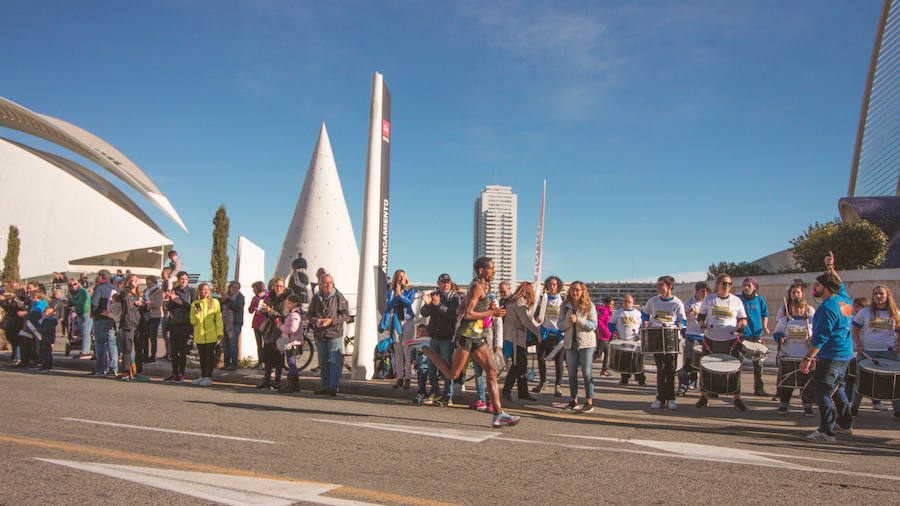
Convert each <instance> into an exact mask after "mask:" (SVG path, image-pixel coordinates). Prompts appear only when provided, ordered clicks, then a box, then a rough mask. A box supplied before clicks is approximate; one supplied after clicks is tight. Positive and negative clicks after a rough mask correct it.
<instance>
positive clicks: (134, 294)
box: [117, 274, 143, 381]
mask: <svg viewBox="0 0 900 506" xmlns="http://www.w3.org/2000/svg"><path fill="white" fill-rule="evenodd" d="M120 297H121V302H122V316H121V317H119V321H118V322H117V323H118V324H119V335H120V337H121V338H122V347H121V348H119V350H120V351H121V352H122V381H131V380H133V379H134V378H135V376H136V374H137V367H136V366H135V350H134V341H135V331H136V330H137V328H138V325H140V323H141V313H140V310H139V309H138V308H139V307H140V306H141V304H142V303H143V302H142V301H141V292H140V290H138V278H137V276H136V275H134V274H132V275H131V276H128V278H126V279H125V288H124V290H122V293H121V295H120ZM138 339H140V338H138ZM142 351H143V349H142ZM137 360H138V361H140V362H141V363H143V357H137Z"/></svg>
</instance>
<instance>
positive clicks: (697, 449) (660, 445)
mask: <svg viewBox="0 0 900 506" xmlns="http://www.w3.org/2000/svg"><path fill="white" fill-rule="evenodd" d="M551 435H553V436H558V437H571V438H577V439H592V440H595V441H610V442H613V443H629V444H634V445H638V446H647V447H650V448H656V449H657V450H663V451H669V452H672V453H678V454H692V455H697V456H704V455H707V456H712V457H721V456H722V455H728V456H729V457H731V458H741V459H747V460H757V458H758V457H781V458H788V459H801V460H815V461H816V462H836V463H838V464H841V463H843V462H841V461H840V460H829V459H823V458H821V457H801V456H799V455H784V454H781V453H769V452H761V451H756V450H742V449H740V448H731V447H723V446H712V445H702V444H697V443H682V442H677V441H673V442H668V441H651V440H646V439H623V438H616V437H600V436H582V435H578V434H551ZM765 460H772V459H765Z"/></svg>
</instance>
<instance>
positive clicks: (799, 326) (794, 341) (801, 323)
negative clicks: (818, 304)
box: [775, 316, 812, 358]
mask: <svg viewBox="0 0 900 506" xmlns="http://www.w3.org/2000/svg"><path fill="white" fill-rule="evenodd" d="M810 332H812V318H811V317H808V318H799V319H798V318H788V317H787V316H782V317H781V318H779V319H778V323H776V324H775V334H784V344H782V345H781V352H782V353H783V354H784V356H786V357H793V358H802V357H805V356H806V354H807V353H808V352H809V347H810V344H809V337H810Z"/></svg>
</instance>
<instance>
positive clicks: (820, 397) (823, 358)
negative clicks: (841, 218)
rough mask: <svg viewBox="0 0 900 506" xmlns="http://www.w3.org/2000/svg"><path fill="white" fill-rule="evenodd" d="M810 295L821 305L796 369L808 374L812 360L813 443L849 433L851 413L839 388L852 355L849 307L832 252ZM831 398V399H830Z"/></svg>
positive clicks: (830, 439) (845, 290) (809, 436)
mask: <svg viewBox="0 0 900 506" xmlns="http://www.w3.org/2000/svg"><path fill="white" fill-rule="evenodd" d="M813 297H816V298H821V299H822V304H821V305H820V306H819V308H818V309H817V310H816V314H815V316H814V317H813V333H812V343H811V344H812V346H811V347H810V348H809V352H808V353H807V354H806V356H805V357H803V362H801V363H800V370H801V371H803V372H804V373H809V371H810V369H811V364H812V362H813V361H816V376H815V385H816V386H815V388H816V390H815V394H814V395H815V398H816V404H817V405H818V406H819V418H820V420H819V428H818V429H816V430H814V431H813V432H811V433H810V434H809V435H807V436H806V439H808V440H810V441H816V442H826V443H833V442H835V440H836V439H835V436H834V435H835V434H836V433H838V432H840V433H842V434H852V432H853V431H852V429H851V425H852V424H853V416H852V415H851V414H850V403H849V402H848V401H847V395H846V394H845V393H844V389H843V388H840V387H841V384H842V383H843V382H844V375H845V374H846V372H847V364H848V363H849V362H850V359H851V358H853V341H852V339H851V338H850V326H851V325H850V315H851V314H852V312H853V306H852V304H851V302H850V297H848V296H847V289H846V288H844V283H843V282H842V281H841V277H840V276H839V275H838V273H837V271H836V270H835V269H834V255H833V254H832V253H831V252H830V251H829V252H828V256H827V257H825V273H824V274H822V275H820V276H819V277H817V278H816V282H815V284H814V285H813ZM832 397H833V398H834V399H833V400H832Z"/></svg>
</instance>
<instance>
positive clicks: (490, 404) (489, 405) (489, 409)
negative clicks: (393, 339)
mask: <svg viewBox="0 0 900 506" xmlns="http://www.w3.org/2000/svg"><path fill="white" fill-rule="evenodd" d="M487 412H488V413H493V412H494V401H488V402H487ZM897 420H900V418H898V419H897Z"/></svg>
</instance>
